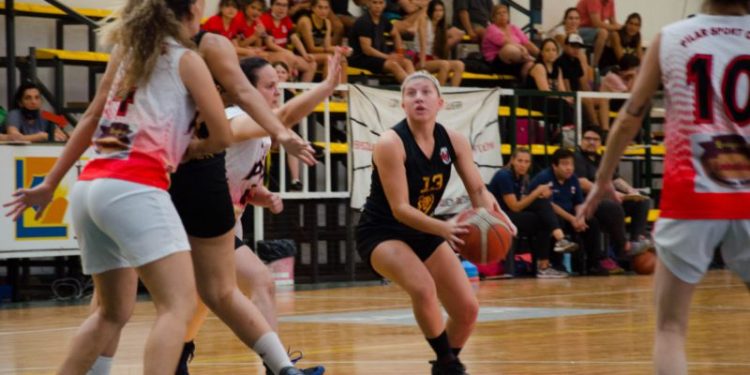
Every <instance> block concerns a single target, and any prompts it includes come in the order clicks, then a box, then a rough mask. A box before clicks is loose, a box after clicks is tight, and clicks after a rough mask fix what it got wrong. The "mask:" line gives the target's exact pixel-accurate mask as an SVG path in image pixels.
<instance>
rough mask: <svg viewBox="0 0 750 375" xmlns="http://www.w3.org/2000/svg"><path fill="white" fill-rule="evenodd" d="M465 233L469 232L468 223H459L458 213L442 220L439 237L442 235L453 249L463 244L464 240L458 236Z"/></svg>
mask: <svg viewBox="0 0 750 375" xmlns="http://www.w3.org/2000/svg"><path fill="white" fill-rule="evenodd" d="M466 233H469V224H466V223H464V224H461V223H459V222H458V215H456V216H454V217H452V218H451V219H450V220H447V221H444V222H443V227H442V228H441V230H440V237H443V238H444V239H445V241H446V242H448V245H449V246H450V247H451V248H452V249H453V250H458V249H459V248H460V247H461V245H463V244H464V241H463V240H461V238H460V237H459V236H460V235H462V234H466Z"/></svg>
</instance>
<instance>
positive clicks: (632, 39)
mask: <svg viewBox="0 0 750 375" xmlns="http://www.w3.org/2000/svg"><path fill="white" fill-rule="evenodd" d="M634 18H637V19H638V23H640V24H641V26H642V25H643V20H642V19H641V15H640V14H638V13H630V14H629V15H628V18H627V20H626V21H625V24H627V23H628V22H630V20H632V19H634ZM625 29H626V27H625V25H623V26H622V28H620V30H618V31H617V32H618V33H620V44H622V45H623V46H633V47H637V46H638V45H639V44H640V43H641V32H640V31H639V32H638V33H637V34H635V35H633V36H630V35H628V33H626V32H625Z"/></svg>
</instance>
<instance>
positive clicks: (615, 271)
mask: <svg viewBox="0 0 750 375" xmlns="http://www.w3.org/2000/svg"><path fill="white" fill-rule="evenodd" d="M599 265H600V266H601V267H602V268H603V269H605V270H607V273H609V274H610V275H621V274H623V273H625V270H624V269H622V267H620V265H619V264H617V262H615V261H614V260H612V258H609V257H607V258H604V259H602V260H600V261H599Z"/></svg>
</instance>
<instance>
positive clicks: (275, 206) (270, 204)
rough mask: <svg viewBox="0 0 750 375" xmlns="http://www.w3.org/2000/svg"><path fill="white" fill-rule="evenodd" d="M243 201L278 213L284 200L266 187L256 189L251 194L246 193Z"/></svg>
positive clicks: (281, 209)
mask: <svg viewBox="0 0 750 375" xmlns="http://www.w3.org/2000/svg"><path fill="white" fill-rule="evenodd" d="M245 202H247V204H252V205H253V206H259V207H265V208H267V209H268V210H269V211H271V213H272V214H279V213H281V211H283V210H284V201H283V200H281V197H280V196H279V195H278V194H274V193H272V192H270V191H268V189H266V188H261V189H256V190H254V191H253V193H252V194H250V193H248V195H247V199H246V200H245Z"/></svg>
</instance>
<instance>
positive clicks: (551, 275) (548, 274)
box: [536, 267, 569, 279]
mask: <svg viewBox="0 0 750 375" xmlns="http://www.w3.org/2000/svg"><path fill="white" fill-rule="evenodd" d="M568 276H569V275H568V273H567V272H564V271H560V270H558V269H555V268H554V267H547V268H545V269H541V268H538V269H537V270H536V278H537V279H564V278H566V277H568Z"/></svg>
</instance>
